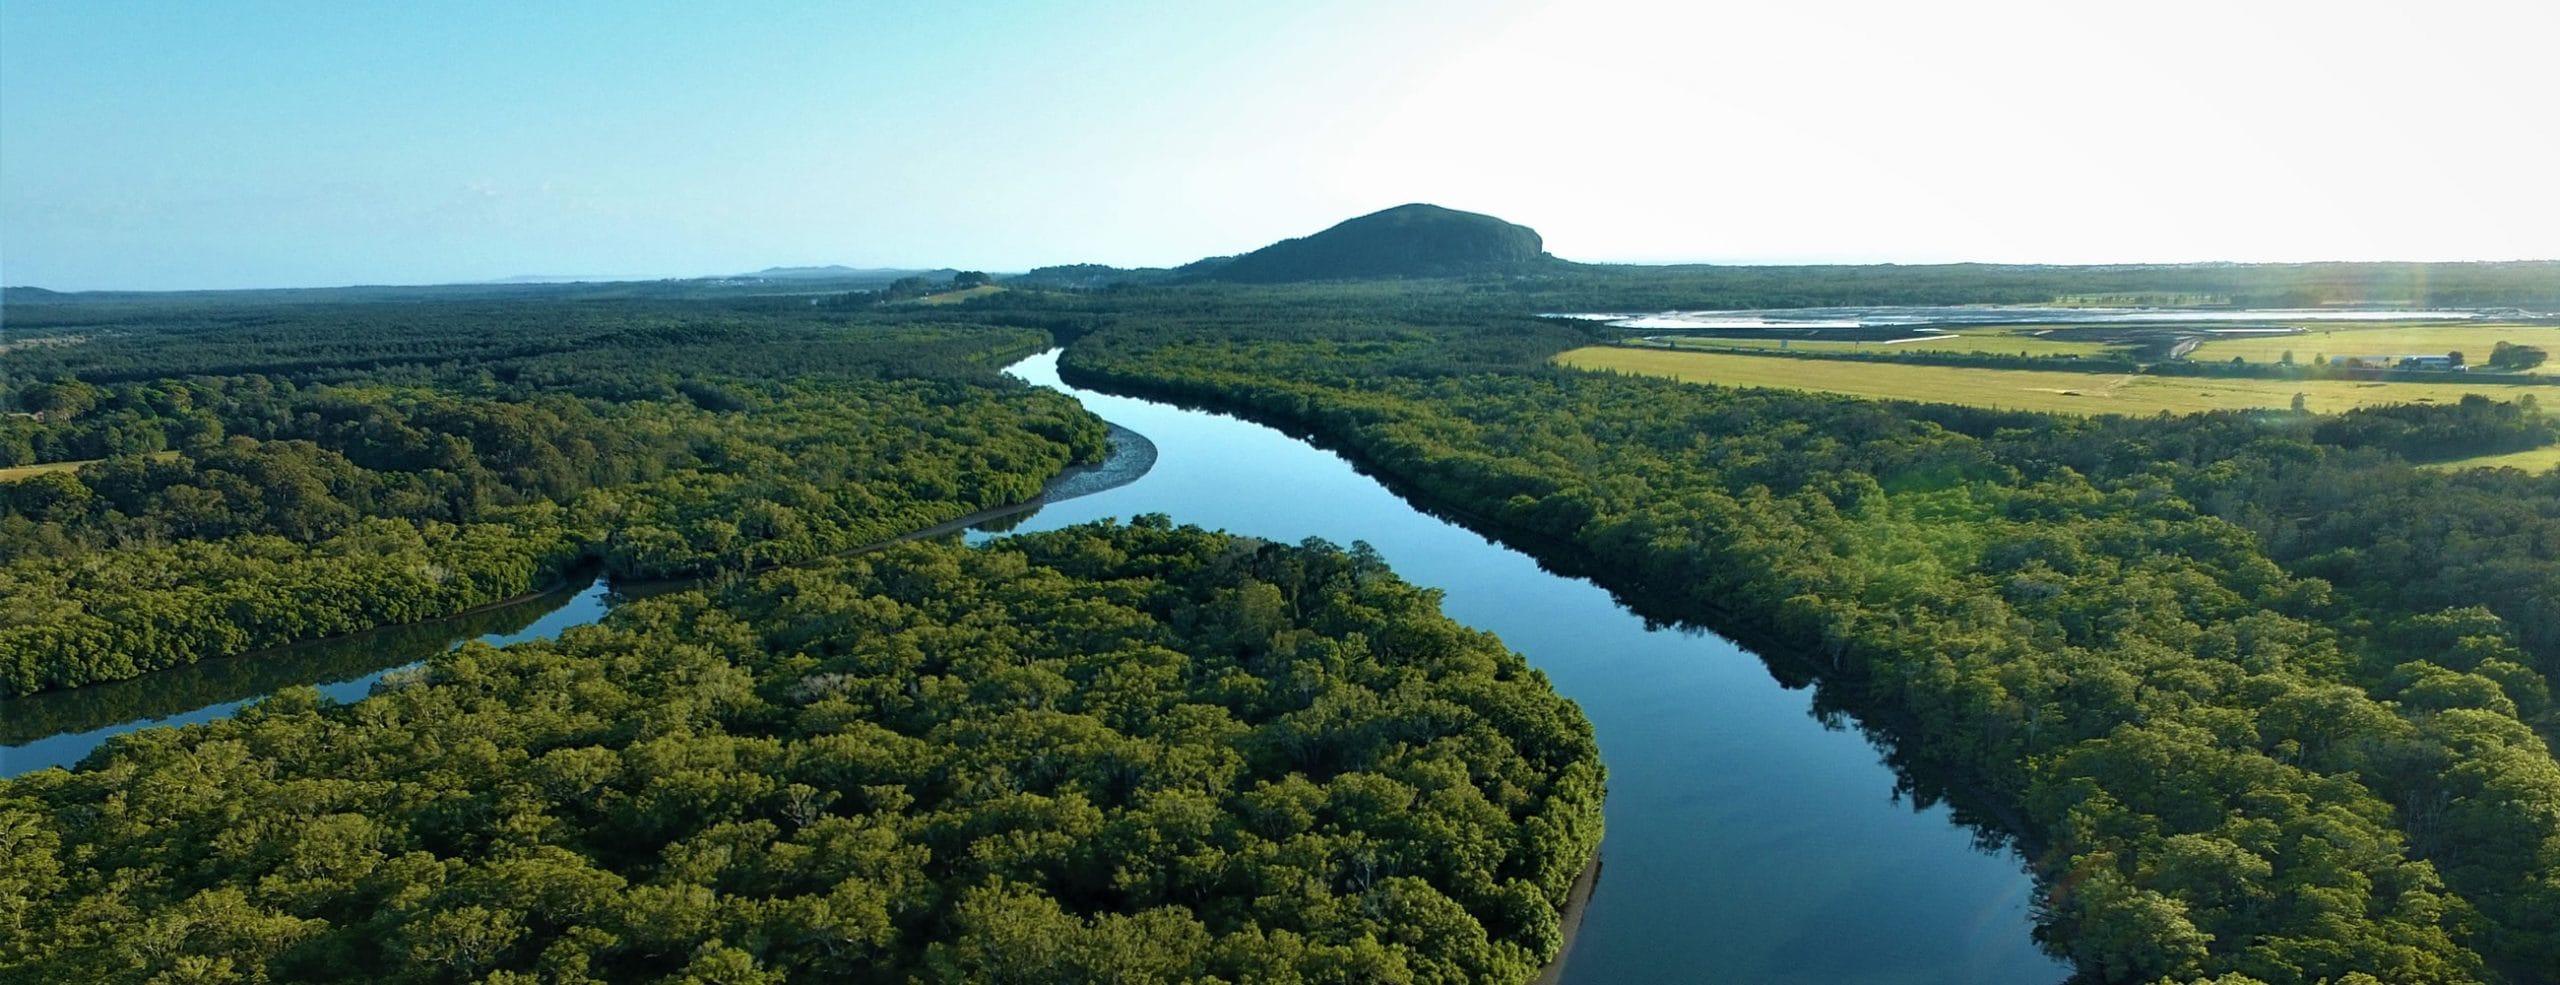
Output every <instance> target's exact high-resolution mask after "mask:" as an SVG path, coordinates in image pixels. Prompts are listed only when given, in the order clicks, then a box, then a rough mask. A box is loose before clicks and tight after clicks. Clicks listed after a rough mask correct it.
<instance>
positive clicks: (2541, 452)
mask: <svg viewBox="0 0 2560 985" xmlns="http://www.w3.org/2000/svg"><path fill="white" fill-rule="evenodd" d="M2554 466H2560V445H2552V446H2550V447H2547V448H2535V449H2532V450H2530V451H2511V452H2508V453H2506V454H2504V455H2482V456H2480V457H2478V458H2459V459H2455V460H2453V461H2450V462H2431V463H2428V464H2426V465H2421V466H2419V468H2427V469H2435V470H2437V471H2440V472H2450V471H2453V470H2455V469H2523V470H2525V471H2527V472H2549V471H2551V469H2552V467H2554Z"/></svg>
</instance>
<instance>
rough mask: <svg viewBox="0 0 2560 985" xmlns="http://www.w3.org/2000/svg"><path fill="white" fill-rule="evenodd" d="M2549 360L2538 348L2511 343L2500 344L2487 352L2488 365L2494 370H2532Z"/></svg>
mask: <svg viewBox="0 0 2560 985" xmlns="http://www.w3.org/2000/svg"><path fill="white" fill-rule="evenodd" d="M2550 358H2551V354H2550V353H2548V352H2544V351H2542V349H2541V348H2540V347H2537V346H2530V345H2517V344H2515V343H2512V342H2500V343H2498V344H2497V345H2496V346H2494V347H2492V348H2491V349H2490V350H2489V365H2490V366H2491V367H2493V368H2496V369H2513V370H2527V369H2532V368H2534V367H2536V366H2540V365H2542V363H2543V361H2544V360H2547V359H2550Z"/></svg>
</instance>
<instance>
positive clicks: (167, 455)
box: [0, 451, 178, 482]
mask: <svg viewBox="0 0 2560 985" xmlns="http://www.w3.org/2000/svg"><path fill="white" fill-rule="evenodd" d="M151 457H153V458H156V459H159V460H161V461H164V462H165V461H168V460H170V459H173V458H176V457H178V453H177V452H174V451H155V452H152V453H151ZM98 461H101V459H95V458H84V459H81V460H79V461H76V462H46V463H44V464H42V465H12V466H9V467H7V468H0V482H16V481H18V480H20V479H24V478H26V477H28V476H31V475H43V474H45V473H47V472H69V471H72V470H74V469H77V468H79V467H81V466H83V465H90V464H94V463H96V462H98Z"/></svg>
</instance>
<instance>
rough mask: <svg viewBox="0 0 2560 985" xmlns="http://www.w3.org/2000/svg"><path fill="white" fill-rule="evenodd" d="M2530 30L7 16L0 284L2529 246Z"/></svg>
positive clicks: (1399, 13)
mask: <svg viewBox="0 0 2560 985" xmlns="http://www.w3.org/2000/svg"><path fill="white" fill-rule="evenodd" d="M2549 8H2550V5H2549V4H2543V3H2528V2H2478V0H2436V2H2430V3H2426V4H2414V3H2366V2H2355V0H2341V2H2320V3H2310V2H2303V3H2297V2H2251V0H2213V2H2197V0H2166V2H2156V3H2147V4H2139V5H2136V4H2085V3H2056V2H2049V0H2036V2H1944V3H1925V2H1890V0H1806V2H1779V0H1771V2H1761V3H1716V2H1710V3H1642V2H1625V0H1562V2H1550V0H1481V2H1451V0H1422V2H1404V3H1385V2H1376V0H1372V2H1366V3H1360V2H1350V0H1290V2H1282V3H1218V2H1191V3H1176V2H1142V3H1083V4H1079V3H1065V2H1026V3H1006V4H978V3H947V4H929V3H864V4H779V3H776V4H718V5H713V4H674V3H665V4H658V3H618V2H617V3H604V2H586V3H568V2H561V3H536V4H524V3H505V4H500V3H488V4H463V3H437V4H410V5H389V4H364V3H357V4H349V3H320V2H311V3H225V4H183V3H177V2H160V3H132V4H101V3H86V2H52V0H9V2H7V3H6V4H0V283H7V284H10V285H35V286H42V287H50V288H55V289H60V290H87V289H104V288H132V289H178V288H227V287H277V286H325V285H338V284H355V283H441V282H455V281H476V280H493V279H498V278H504V277H508V276H514V275H536V274H558V275H590V276H609V277H661V276H696V275H708V274H721V273H735V272H743V271H750V270H756V269H760V268H763V267H767V266H778V265H815V264H828V263H840V264H846V265H850V266H857V267H874V266H911V267H934V266H953V267H962V268H974V269H985V270H996V271H1010V270H1023V269H1028V268H1030V267H1034V266H1041V265H1047V264H1057V263H1075V262H1099V263H1110V264H1116V265H1122V266H1142V265H1170V264H1178V263H1183V262H1186V261H1189V260H1192V259H1196V258H1198V257H1201V256H1204V255H1212V254H1222V253H1235V252H1241V251H1244V250H1248V249H1252V248H1254V247H1257V246H1260V245H1263V244H1265V243H1268V242H1270V241H1272V240H1275V239H1279V238H1283V237H1287V236H1297V235H1304V234H1306V233H1310V232H1314V231H1316V230H1318V229H1321V228H1323V227H1325V226H1328V225H1331V224H1332V223H1334V222H1338V221H1340V220H1342V219H1345V218H1349V217H1351V216H1354V215H1358V214H1361V213H1365V212H1370V211H1374V210H1377V209H1381V208H1385V207H1388V206H1393V205H1398V204H1402V203H1405V202H1413V201H1426V202H1433V203H1437V204H1440V205H1445V206H1449V207H1452V208H1459V209H1467V210H1470V211H1477V212H1486V213H1491V214H1494V215H1498V216H1501V217H1503V218H1506V219H1509V220H1512V221H1514V222H1519V223H1523V224H1526V225H1529V226H1532V227H1535V228H1536V229H1537V230H1538V231H1539V232H1540V233H1541V234H1543V235H1544V236H1545V238H1546V242H1547V248H1548V249H1549V250H1550V251H1552V252H1554V253H1555V254H1557V255H1559V256H1562V257H1566V258H1568V259H1575V260H1587V261H1601V262H1608V261H1624V262H1669V261H1707V262H1725V263H1748V262H1882V261H1891V262H1906V263H1929V262H1945V261H1955V260H1984V261H1996V262H2043V263H2116V262H2165V261H2190V260H2235V261H2290V260H2318V259H2413V260H2479V259H2522V258H2534V259H2550V258H2560V179H2555V178H2554V177H2553V176H2554V175H2555V174H2560V126H2554V121H2555V120H2556V119H2560V109H2555V107H2560V75H2555V74H2554V72H2553V70H2552V67H2551V63H2550V57H2551V54H2550V50H2549V45H2550V43H2551V39H2553V38H2554V37H2560V31H2555V28H2560V14H2554V13H2552V12H2550V9H2549Z"/></svg>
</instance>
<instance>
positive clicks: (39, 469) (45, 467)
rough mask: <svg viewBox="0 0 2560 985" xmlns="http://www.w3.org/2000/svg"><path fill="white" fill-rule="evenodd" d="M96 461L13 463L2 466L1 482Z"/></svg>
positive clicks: (74, 467)
mask: <svg viewBox="0 0 2560 985" xmlns="http://www.w3.org/2000/svg"><path fill="white" fill-rule="evenodd" d="M94 461H97V459H94V458H92V459H88V460H86V461H79V462H46V463H44V464H42V465H12V466H9V467H8V468H0V482H16V481H18V480H20V479H24V478H26V477H28V476H34V475H43V474H45V473H47V472H69V471H71V470H73V469H76V468H79V467H81V466H83V465H87V464H89V463H90V462H94Z"/></svg>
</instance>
